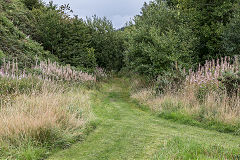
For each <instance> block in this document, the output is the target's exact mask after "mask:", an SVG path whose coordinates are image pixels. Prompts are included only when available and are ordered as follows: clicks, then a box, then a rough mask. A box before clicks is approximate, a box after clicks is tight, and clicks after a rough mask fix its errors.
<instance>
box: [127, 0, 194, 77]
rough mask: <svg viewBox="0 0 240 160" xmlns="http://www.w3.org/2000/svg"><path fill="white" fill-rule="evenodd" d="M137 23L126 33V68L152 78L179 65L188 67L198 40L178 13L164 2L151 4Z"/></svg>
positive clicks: (137, 19) (137, 18)
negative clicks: (176, 64)
mask: <svg viewBox="0 0 240 160" xmlns="http://www.w3.org/2000/svg"><path fill="white" fill-rule="evenodd" d="M134 21H135V25H132V26H131V27H129V28H127V29H126V32H127V41H126V46H127V49H126V54H125V55H126V56H125V62H126V66H127V67H129V68H130V69H132V70H135V71H136V72H138V73H141V74H147V75H150V76H158V75H161V74H163V73H164V72H170V71H171V70H172V67H171V66H174V64H175V63H176V62H177V63H178V64H179V65H181V66H183V67H189V65H190V64H191V61H192V53H193V48H194V43H195V41H196V38H195V37H194V36H193V35H192V31H191V29H190V28H189V27H188V25H187V24H186V23H185V22H183V21H182V20H181V17H180V16H179V15H178V12H177V11H176V10H174V9H171V8H168V7H167V5H166V3H165V2H161V1H155V2H150V4H149V5H147V4H145V6H144V7H143V9H142V13H141V15H140V16H136V17H135V20H134Z"/></svg>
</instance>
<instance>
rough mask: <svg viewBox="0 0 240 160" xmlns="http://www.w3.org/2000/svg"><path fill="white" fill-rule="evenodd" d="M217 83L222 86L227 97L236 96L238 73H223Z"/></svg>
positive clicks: (239, 82)
mask: <svg viewBox="0 0 240 160" xmlns="http://www.w3.org/2000/svg"><path fill="white" fill-rule="evenodd" d="M219 81H220V82H221V83H222V84H223V85H224V87H225V88H226V90H227V94H228V96H229V97H232V96H233V95H237V93H238V91H239V87H240V72H238V73H233V72H231V71H228V72H225V73H223V75H222V77H220V78H219Z"/></svg>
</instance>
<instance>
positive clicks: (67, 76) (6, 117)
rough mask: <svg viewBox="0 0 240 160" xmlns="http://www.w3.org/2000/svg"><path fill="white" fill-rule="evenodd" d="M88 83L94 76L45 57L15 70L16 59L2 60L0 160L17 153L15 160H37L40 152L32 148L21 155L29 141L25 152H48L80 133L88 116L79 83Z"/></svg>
mask: <svg viewBox="0 0 240 160" xmlns="http://www.w3.org/2000/svg"><path fill="white" fill-rule="evenodd" d="M88 81H91V82H95V81H96V78H95V76H93V75H91V74H88V73H84V72H81V71H77V70H73V69H72V68H71V67H70V66H61V65H59V64H57V63H52V62H50V61H48V62H37V63H36V64H35V65H34V66H33V67H32V68H31V69H30V71H27V70H21V69H19V66H18V63H17V61H12V62H4V63H3V66H2V67H1V70H0V102H1V103H0V148H1V149H0V159H1V158H2V159H19V155H21V156H20V157H21V158H20V159H29V157H37V158H38V159H39V158H41V155H35V154H37V153H35V152H33V153H32V154H33V155H29V154H27V155H25V154H24V152H26V150H28V148H29V144H30V145H31V147H32V149H31V150H34V149H35V148H38V149H37V150H41V149H42V148H45V149H44V150H45V151H44V152H49V150H51V149H53V148H55V147H56V146H59V147H65V146H67V145H69V143H71V142H73V141H74V140H75V139H76V138H77V137H79V136H81V134H83V133H81V132H82V131H83V130H84V128H85V127H87V124H88V123H90V121H91V120H93V118H94V115H93V114H92V110H91V107H90V91H88V90H86V89H84V87H82V86H83V85H84V84H83V83H82V82H88ZM65 82H67V83H65ZM69 82H70V83H69ZM71 82H74V83H73V84H74V85H69V84H71ZM77 84H81V85H77ZM19 150H21V152H20V151H19ZM43 154H45V153H43ZM30 159H31V158H30Z"/></svg>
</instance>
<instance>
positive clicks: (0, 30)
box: [0, 0, 56, 66]
mask: <svg viewBox="0 0 240 160" xmlns="http://www.w3.org/2000/svg"><path fill="white" fill-rule="evenodd" d="M31 25H32V24H31V21H30V14H29V10H28V9H27V8H26V7H25V6H24V4H23V3H22V2H20V1H19V0H0V43H1V45H0V59H3V58H6V59H8V60H11V59H17V60H18V62H19V63H20V66H23V65H28V66H31V64H33V62H34V61H35V60H36V59H40V60H43V59H48V58H50V59H53V60H56V58H54V56H52V55H51V54H50V53H49V52H48V51H45V50H44V49H43V47H42V46H41V44H39V43H37V42H36V41H34V40H32V39H31V37H30V36H28V33H30V32H31V30H32V29H33V28H32V26H31ZM21 64H22V65H21Z"/></svg>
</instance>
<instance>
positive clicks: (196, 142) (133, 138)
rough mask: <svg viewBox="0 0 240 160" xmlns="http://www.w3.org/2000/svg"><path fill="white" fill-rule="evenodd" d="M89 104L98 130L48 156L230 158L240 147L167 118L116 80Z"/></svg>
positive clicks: (79, 159)
mask: <svg viewBox="0 0 240 160" xmlns="http://www.w3.org/2000/svg"><path fill="white" fill-rule="evenodd" d="M92 107H93V110H94V113H95V115H96V119H97V121H98V127H97V128H96V130H95V131H94V132H92V133H91V134H90V135H89V136H88V137H87V139H86V140H85V141H84V142H80V143H78V144H75V145H73V146H72V147H71V148H69V149H67V150H64V151H61V152H58V153H56V154H55V155H53V156H52V157H50V158H49V159H52V160H118V159H119V160H122V159H123V160H125V159H126V160H130V159H159V160H160V159H233V158H238V155H239V153H240V146H239V144H240V137H238V136H233V135H229V134H223V133H219V132H215V131H209V130H205V129H201V128H198V127H192V126H187V125H181V124H177V123H173V122H169V121H167V120H164V119H161V118H159V117H157V116H155V115H153V114H151V112H150V111H147V110H145V111H144V109H141V108H140V107H139V105H138V104H137V103H136V102H134V101H133V100H132V99H131V98H130V97H129V93H128V91H127V89H126V87H124V82H122V81H120V80H116V82H113V83H108V84H104V85H103V87H102V88H101V92H98V93H93V98H92ZM231 157H232V158H231Z"/></svg>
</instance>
